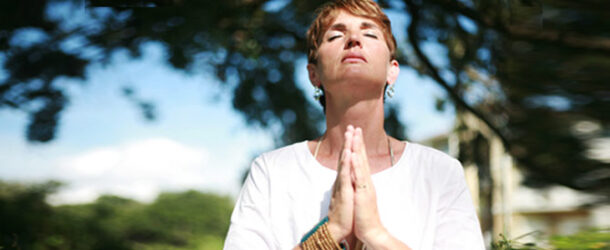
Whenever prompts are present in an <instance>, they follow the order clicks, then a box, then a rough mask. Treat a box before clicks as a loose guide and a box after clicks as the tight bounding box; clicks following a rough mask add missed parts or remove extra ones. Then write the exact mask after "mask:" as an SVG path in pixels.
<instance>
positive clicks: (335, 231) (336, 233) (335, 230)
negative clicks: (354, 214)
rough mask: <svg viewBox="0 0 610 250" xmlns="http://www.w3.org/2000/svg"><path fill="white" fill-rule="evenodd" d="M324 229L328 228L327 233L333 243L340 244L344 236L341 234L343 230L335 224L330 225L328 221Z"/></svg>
mask: <svg viewBox="0 0 610 250" xmlns="http://www.w3.org/2000/svg"><path fill="white" fill-rule="evenodd" d="M326 227H327V228H328V232H329V233H330V235H331V236H332V238H333V240H334V241H335V242H341V240H342V239H343V238H345V236H346V235H344V234H343V230H341V227H340V226H339V225H337V224H335V223H332V222H331V221H330V220H329V221H328V222H327V224H326Z"/></svg>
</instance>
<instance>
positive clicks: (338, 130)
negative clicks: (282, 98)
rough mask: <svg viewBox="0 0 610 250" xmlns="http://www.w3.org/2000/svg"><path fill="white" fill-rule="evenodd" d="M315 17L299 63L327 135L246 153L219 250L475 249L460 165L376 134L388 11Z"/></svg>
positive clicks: (394, 69)
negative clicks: (253, 155)
mask: <svg viewBox="0 0 610 250" xmlns="http://www.w3.org/2000/svg"><path fill="white" fill-rule="evenodd" d="M318 13H319V14H318V16H317V18H316V19H315V20H314V22H313V23H312V25H311V27H310V29H309V31H308V32H307V36H308V45H309V53H308V59H309V64H308V65H307V70H308V71H309V78H310V81H311V82H312V84H313V85H314V86H315V87H316V88H319V89H320V91H323V92H322V93H323V94H322V99H321V103H322V105H323V106H324V110H325V114H326V126H327V130H326V132H325V133H324V135H323V136H322V137H320V138H318V139H317V140H315V141H305V142H300V143H296V144H293V145H290V146H287V147H284V148H280V149H277V150H274V151H271V152H268V153H265V154H263V155H261V156H259V157H258V158H257V159H255V160H254V162H253V164H252V167H251V170H250V174H249V176H248V178H247V179H246V182H245V184H244V187H243V189H242V191H241V193H240V195H239V198H238V200H237V204H236V207H235V210H234V211H233V215H232V218H231V227H230V229H229V232H228V235H227V239H226V242H225V249H291V248H294V249H341V248H344V249H345V248H349V249H358V248H363V247H366V249H468V250H470V249H484V247H483V240H482V237H481V231H480V227H479V223H478V219H477V216H476V212H475V209H474V207H473V205H472V200H471V197H470V193H469V191H468V189H467V187H466V183H465V180H464V174H463V170H462V167H461V164H460V163H459V162H458V161H457V160H455V159H453V158H451V157H449V156H447V155H445V154H444V153H441V152H439V151H437V150H434V149H431V148H428V147H424V146H421V145H417V144H414V143H408V142H402V141H399V140H397V139H395V138H392V137H391V136H389V135H387V134H386V132H385V130H384V127H383V121H384V113H383V112H384V109H383V102H384V94H385V89H386V87H387V86H390V88H391V86H392V84H394V82H395V81H396V78H397V76H398V72H399V65H398V62H397V61H396V60H394V56H393V55H394V53H395V49H396V42H395V40H394V37H393V35H392V33H391V28H390V21H389V19H388V18H387V16H386V15H385V14H384V13H383V12H382V11H381V9H380V8H379V6H378V5H377V4H376V3H375V2H373V1H372V0H361V1H358V0H340V1H336V2H332V3H329V4H327V5H325V6H323V7H322V8H321V9H320V10H319V12H318Z"/></svg>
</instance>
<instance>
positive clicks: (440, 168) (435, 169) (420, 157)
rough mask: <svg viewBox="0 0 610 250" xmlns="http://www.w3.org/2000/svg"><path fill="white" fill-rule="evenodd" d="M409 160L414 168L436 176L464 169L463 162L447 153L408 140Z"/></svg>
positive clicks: (406, 150)
mask: <svg viewBox="0 0 610 250" xmlns="http://www.w3.org/2000/svg"><path fill="white" fill-rule="evenodd" d="M405 152H406V153H407V155H406V157H407V162H408V164H410V165H411V167H412V168H414V169H416V170H417V171H421V172H422V173H427V174H429V175H432V176H435V177H442V176H446V175H448V174H453V173H455V172H456V171H462V164H461V163H460V162H459V161H458V160H457V159H455V158H453V157H452V156H450V155H448V154H447V153H445V152H443V151H440V150H438V149H435V148H432V147H429V146H424V145H421V144H418V143H413V142H407V146H406V148H405Z"/></svg>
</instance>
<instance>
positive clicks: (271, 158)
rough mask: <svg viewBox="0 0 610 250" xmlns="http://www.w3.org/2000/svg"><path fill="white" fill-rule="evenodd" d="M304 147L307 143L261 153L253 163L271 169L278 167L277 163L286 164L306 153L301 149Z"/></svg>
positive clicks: (297, 143) (298, 143) (302, 142)
mask: <svg viewBox="0 0 610 250" xmlns="http://www.w3.org/2000/svg"><path fill="white" fill-rule="evenodd" d="M306 145H307V141H301V142H296V143H293V144H290V145H287V146H283V147H281V148H277V149H274V150H271V151H268V152H265V153H262V154H261V155H259V156H258V157H256V158H255V159H254V163H255V164H259V165H263V166H266V167H271V166H274V165H278V163H279V162H283V163H286V162H290V161H294V160H296V159H298V158H300V156H301V155H302V154H303V153H304V152H306V151H305V150H303V147H306Z"/></svg>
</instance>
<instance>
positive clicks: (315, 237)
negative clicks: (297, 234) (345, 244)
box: [301, 217, 342, 250]
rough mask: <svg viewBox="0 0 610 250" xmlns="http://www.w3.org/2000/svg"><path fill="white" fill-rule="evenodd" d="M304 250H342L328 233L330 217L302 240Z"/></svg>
mask: <svg viewBox="0 0 610 250" xmlns="http://www.w3.org/2000/svg"><path fill="white" fill-rule="evenodd" d="M301 248H303V250H320V249H321V250H341V249H342V248H341V246H339V244H338V243H337V242H336V241H335V240H334V239H333V237H332V235H331V234H330V232H329V231H328V217H325V218H324V219H323V220H322V221H320V223H318V225H316V226H315V227H314V228H313V229H312V230H311V231H310V232H309V233H307V234H306V235H305V237H303V239H302V240H301Z"/></svg>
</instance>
